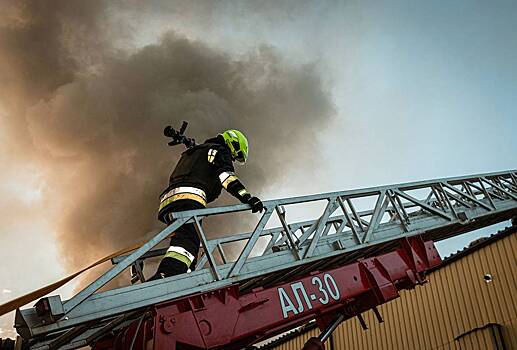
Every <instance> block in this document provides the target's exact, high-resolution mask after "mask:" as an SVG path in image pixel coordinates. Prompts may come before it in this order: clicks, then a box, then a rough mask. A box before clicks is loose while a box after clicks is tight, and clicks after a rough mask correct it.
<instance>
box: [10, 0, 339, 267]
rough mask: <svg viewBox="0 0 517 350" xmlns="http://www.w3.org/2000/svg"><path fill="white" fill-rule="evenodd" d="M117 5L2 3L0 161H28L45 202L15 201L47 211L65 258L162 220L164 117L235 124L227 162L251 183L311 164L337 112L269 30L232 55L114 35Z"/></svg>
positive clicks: (205, 125) (256, 188) (207, 132)
mask: <svg viewBox="0 0 517 350" xmlns="http://www.w3.org/2000/svg"><path fill="white" fill-rule="evenodd" d="M125 6H129V5H127V3H125V4H122V3H118V2H101V1H70V0H63V1H52V2H41V1H12V2H9V1H2V2H1V8H2V13H1V14H0V82H1V87H2V94H1V96H0V118H1V119H0V121H1V123H2V124H3V126H2V129H3V131H2V134H1V135H0V137H2V139H3V144H4V146H5V147H4V150H5V153H4V162H6V161H7V162H8V164H9V165H10V166H12V167H17V166H20V165H21V164H30V165H31V166H32V167H33V168H34V169H37V172H38V174H40V177H39V179H40V181H41V183H42V184H44V185H43V187H42V196H43V198H44V201H43V203H44V204H45V208H35V207H32V206H31V205H30V204H25V205H26V207H25V214H26V215H28V217H29V218H30V215H38V213H42V212H43V213H45V214H46V215H52V220H51V221H52V222H53V225H54V229H55V233H56V235H57V241H58V242H59V245H60V247H59V248H60V251H61V253H62V259H63V261H64V263H65V264H66V266H67V267H68V268H69V269H70V270H75V269H77V268H79V267H83V266H84V265H86V264H87V263H89V262H91V261H92V260H94V259H95V258H98V257H100V256H102V255H104V254H106V253H109V252H112V251H114V250H116V249H119V248H121V247H124V246H126V245H128V244H129V243H131V242H135V241H139V240H141V239H142V238H144V236H145V235H147V234H148V233H149V232H155V231H156V230H158V229H160V228H161V227H162V226H161V225H160V224H159V223H158V222H157V220H156V209H157V205H158V195H159V194H160V192H161V191H162V190H163V189H164V187H165V186H166V185H167V180H168V176H169V174H170V171H171V170H172V167H173V166H174V164H175V161H176V160H177V158H178V155H179V152H180V151H181V149H180V147H179V146H178V147H177V148H169V147H168V146H167V144H166V142H167V140H166V139H165V138H164V137H163V136H162V130H163V128H164V126H165V125H168V124H171V125H173V126H175V127H178V126H179V125H180V124H181V121H182V120H188V121H189V122H190V126H189V130H188V134H189V135H190V136H193V137H195V138H196V139H197V140H198V141H202V140H204V139H205V138H208V137H211V136H214V135H215V134H217V133H218V132H221V131H222V130H224V129H227V128H236V129H240V130H242V131H243V132H244V133H245V134H246V135H247V136H248V138H249V141H250V159H249V162H248V163H247V164H246V165H245V166H243V167H238V168H237V172H238V173H239V175H240V177H241V178H242V180H243V182H244V183H245V184H246V186H247V187H248V189H249V190H250V191H251V192H252V193H257V194H260V192H261V191H263V190H264V189H265V188H267V187H268V188H272V187H274V186H275V181H277V180H278V179H281V178H282V176H283V174H284V173H285V172H286V169H289V168H291V167H293V166H296V164H298V166H299V165H300V164H301V163H297V161H300V160H301V159H304V160H306V161H310V162H312V164H313V165H311V166H314V165H316V164H317V160H316V159H315V158H316V156H317V151H316V150H315V149H316V148H317V144H316V143H315V141H314V139H315V137H314V136H315V131H314V130H315V129H317V128H318V126H319V125H320V124H321V123H323V124H324V123H327V122H329V121H330V119H331V117H332V115H333V106H332V104H331V101H330V97H329V94H328V92H327V91H326V90H325V88H324V86H323V83H322V81H321V79H320V76H319V74H318V72H317V70H316V67H315V66H314V65H312V64H306V65H299V64H296V65H295V64H291V63H290V62H288V61H286V60H285V59H284V58H283V57H282V55H281V54H280V53H279V52H278V51H277V50H276V49H275V48H272V47H269V46H267V43H264V44H258V45H257V46H256V48H255V49H253V50H251V51H250V52H248V53H246V54H245V55H239V56H234V55H231V54H229V53H228V52H225V51H224V49H223V48H214V47H211V46H210V43H205V42H200V41H196V40H192V39H189V38H187V37H185V36H183V35H181V34H178V33H175V32H168V33H167V34H165V35H163V36H162V37H161V38H159V40H157V41H156V42H155V43H154V44H151V45H147V46H144V47H139V48H137V49H127V48H126V49H124V48H122V47H119V46H117V44H116V43H117V42H119V40H122V39H123V38H125V37H126V36H130V35H131V33H130V32H129V31H125V29H124V23H123V21H122V20H119V21H116V20H113V18H114V17H110V14H113V13H116V12H117V8H118V7H120V8H121V9H122V8H123V7H125ZM184 6H186V5H184ZM204 15H207V14H206V13H204ZM6 164H7V163H6ZM219 204H221V202H219ZM3 211H4V212H3V213H2V215H3V216H6V215H10V214H9V212H8V208H4V209H3ZM229 230H230V231H231V230H232V229H231V228H230V229H229ZM207 231H208V232H210V230H207Z"/></svg>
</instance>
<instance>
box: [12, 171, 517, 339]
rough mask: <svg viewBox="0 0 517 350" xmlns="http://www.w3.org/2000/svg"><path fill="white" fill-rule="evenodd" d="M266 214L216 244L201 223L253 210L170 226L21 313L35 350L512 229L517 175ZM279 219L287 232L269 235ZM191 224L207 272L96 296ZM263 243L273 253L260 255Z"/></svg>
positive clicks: (424, 185) (341, 197)
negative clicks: (407, 250) (192, 297)
mask: <svg viewBox="0 0 517 350" xmlns="http://www.w3.org/2000/svg"><path fill="white" fill-rule="evenodd" d="M318 201H319V202H321V201H323V202H325V203H326V205H325V207H324V209H323V212H322V213H321V215H320V216H319V217H318V218H316V219H315V220H308V221H302V222H294V223H288V222H287V219H286V212H287V210H286V208H287V207H289V206H291V205H298V204H302V203H311V202H318ZM264 206H265V212H263V213H262V216H261V217H260V219H259V221H258V223H257V225H256V227H255V229H254V230H253V231H252V232H249V233H241V234H236V235H231V236H225V237H221V238H216V239H207V237H206V235H205V232H204V231H203V228H202V227H201V224H200V221H201V219H202V218H205V217H207V216H212V215H223V214H224V215H228V214H231V213H237V212H242V211H246V210H249V206H248V205H243V204H241V205H233V206H226V207H217V208H207V209H200V210H193V211H185V212H178V213H175V214H174V222H173V223H172V224H171V225H170V226H168V227H167V228H166V229H164V230H163V231H161V232H159V233H158V234H156V235H155V236H154V237H153V238H152V239H151V240H149V241H148V242H147V243H145V244H144V245H143V246H141V247H140V248H139V249H137V250H135V251H134V252H133V253H131V254H129V255H127V256H124V257H122V258H120V259H118V260H116V261H115V260H114V262H116V264H115V266H113V267H112V268H111V269H110V270H109V271H107V272H106V273H104V274H103V275H102V276H100V277H99V278H97V279H96V280H95V281H94V282H92V283H91V284H90V285H89V286H87V287H86V288H84V289H83V290H81V291H80V292H79V293H78V294H77V295H75V296H74V297H72V298H71V299H69V300H66V301H61V299H60V297H59V296H51V297H47V298H44V299H42V300H40V305H41V304H44V305H46V308H43V310H41V309H40V310H38V312H36V310H35V309H34V308H29V309H24V310H18V311H17V314H16V325H15V326H16V328H17V330H18V332H19V334H20V335H21V336H22V337H23V338H24V339H26V340H31V344H32V346H31V348H32V349H39V348H41V349H53V348H58V347H56V346H57V344H58V343H57V340H59V345H60V346H61V344H66V346H67V347H66V348H69V349H74V348H77V347H80V346H84V345H85V344H88V343H92V342H95V341H96V339H98V338H99V337H101V336H102V335H103V334H105V333H106V332H108V331H110V330H112V329H114V328H115V327H122V326H123V325H124V324H127V322H130V321H131V320H132V319H131V317H130V316H131V315H133V314H135V311H138V310H143V309H145V308H146V307H148V306H151V305H155V304H157V303H161V302H165V301H168V300H173V299H176V298H179V297H183V296H186V295H189V294H193V293H200V292H206V291H210V290H213V289H217V288H222V287H226V286H230V285H232V284H235V283H238V284H239V285H240V289H242V290H246V289H251V288H256V287H264V286H266V285H273V284H275V283H278V282H281V281H284V280H288V279H290V278H294V277H296V276H300V275H302V274H303V273H307V271H311V270H318V269H319V270H321V269H323V268H325V267H328V266H335V264H339V263H346V262H350V261H354V260H355V259H357V258H359V257H364V256H368V255H372V254H379V253H383V252H385V251H387V250H389V249H391V248H393V247H394V244H396V242H397V241H398V240H400V239H403V238H408V237H412V236H416V235H420V236H422V237H423V238H424V239H426V240H429V239H430V240H435V241H437V240H441V239H445V238H448V237H452V236H455V235H458V234H461V233H464V232H468V231H471V230H474V229H477V228H480V227H484V226H488V225H491V224H494V223H497V222H501V221H504V220H508V219H511V218H514V217H517V171H515V170H512V171H506V172H497V173H488V174H479V175H471V176H462V177H454V178H444V179H437V180H429V181H419V182H411V183H403V184H396V185H389V186H380V187H372V188H366V189H356V190H349V191H342V192H333V193H325V194H317V195H310V196H303V197H294V198H284V199H278V200H270V201H265V202H264ZM273 214H276V216H277V219H278V220H279V222H280V224H281V225H280V226H279V227H274V228H266V225H267V223H268V221H270V219H271V217H272V215H273ZM185 223H194V224H195V226H196V228H197V232H198V234H199V236H200V241H201V245H202V250H203V252H204V254H203V256H202V257H201V258H200V262H199V264H198V266H199V269H198V270H196V271H194V272H192V273H190V274H183V275H179V276H175V277H174V278H167V279H163V280H157V281H150V282H146V283H142V284H135V285H131V286H127V287H122V288H117V289H114V290H109V291H102V292H97V291H98V290H99V289H100V288H101V287H103V286H104V285H105V284H106V283H108V282H109V281H111V280H112V279H114V278H115V277H116V276H117V275H119V274H120V273H121V272H122V271H124V270H126V269H127V268H128V267H130V266H132V265H133V264H135V263H139V262H140V261H142V260H144V259H145V258H146V256H152V255H153V254H154V255H156V251H152V249H153V248H154V247H155V246H156V245H157V244H159V243H160V242H161V241H163V240H164V239H166V238H167V237H168V236H170V234H172V232H174V231H175V230H176V229H178V228H179V227H180V226H181V225H184V224H185ZM261 238H268V239H269V243H268V244H267V245H266V247H265V248H263V249H262V252H261V254H256V250H257V243H258V242H259V240H260V239H261ZM242 244H244V246H243V247H242ZM228 247H232V249H233V250H235V249H239V254H238V257H237V259H236V260H234V261H229V260H228V258H227V256H226V254H225V252H224V251H225V249H228ZM252 253H253V254H252ZM216 254H217V255H218V256H219V259H216ZM96 292H97V293H96ZM134 317H138V316H134ZM134 317H133V319H134ZM121 320H124V321H121ZM110 327H111V328H110ZM56 337H57V340H56ZM53 342H54V343H53Z"/></svg>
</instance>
